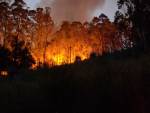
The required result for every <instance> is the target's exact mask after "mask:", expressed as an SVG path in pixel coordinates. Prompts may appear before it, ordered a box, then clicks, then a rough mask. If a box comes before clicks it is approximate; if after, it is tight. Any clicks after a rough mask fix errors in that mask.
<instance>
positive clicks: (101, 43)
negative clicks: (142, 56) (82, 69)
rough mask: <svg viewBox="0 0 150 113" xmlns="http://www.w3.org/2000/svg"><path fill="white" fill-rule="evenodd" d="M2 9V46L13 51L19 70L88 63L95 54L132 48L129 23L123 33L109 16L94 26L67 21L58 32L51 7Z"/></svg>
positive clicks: (96, 20) (95, 20)
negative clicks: (43, 65) (79, 62)
mask: <svg viewBox="0 0 150 113" xmlns="http://www.w3.org/2000/svg"><path fill="white" fill-rule="evenodd" d="M0 5H1V7H2V9H1V10H2V11H1V13H0V40H1V41H0V43H1V46H3V47H4V48H6V49H9V51H10V53H11V54H9V53H7V52H6V53H7V54H8V55H7V57H8V59H9V60H10V62H12V63H14V64H15V65H16V64H18V65H17V66H16V67H20V66H23V67H29V66H30V65H31V64H33V59H34V60H35V64H34V65H33V66H32V68H35V67H37V66H38V65H41V64H48V65H49V66H53V65H62V64H70V63H74V62H75V61H76V60H78V61H79V60H80V61H83V60H85V59H88V58H89V57H90V55H91V54H92V53H94V54H96V55H102V54H103V53H112V52H114V51H118V50H121V49H123V48H126V47H129V46H130V45H131V44H130V43H131V41H130V39H129V38H128V37H129V35H130V31H129V30H130V29H129V27H130V26H129V23H128V22H124V23H125V25H124V26H127V27H124V30H123V31H124V32H120V31H119V29H118V28H119V26H117V25H115V23H114V22H111V21H110V20H109V18H108V17H107V16H106V15H105V14H101V15H100V16H99V17H94V18H93V20H92V21H90V22H84V23H81V22H69V21H64V22H63V23H62V24H61V26H60V29H56V26H55V23H54V22H55V20H54V21H53V20H52V18H51V8H49V7H46V8H37V9H36V10H29V9H28V8H25V3H24V2H23V1H14V3H12V4H11V3H9V2H8V3H6V4H3V3H2V4H0ZM9 5H10V9H7V6H9ZM6 17H7V18H6ZM118 21H119V20H118ZM127 24H128V25H127ZM121 25H122V24H121ZM9 55H10V56H9ZM32 57H33V59H32ZM24 63H25V64H26V65H24Z"/></svg>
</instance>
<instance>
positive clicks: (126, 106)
mask: <svg viewBox="0 0 150 113" xmlns="http://www.w3.org/2000/svg"><path fill="white" fill-rule="evenodd" d="M149 56H150V55H142V56H140V57H136V58H132V57H130V58H122V59H109V58H100V57H97V58H93V59H91V60H88V61H84V62H81V63H76V64H72V65H64V66H60V67H53V68H51V69H48V68H43V69H37V70H34V71H23V70H20V71H19V74H18V75H17V76H15V77H14V78H6V79H3V80H1V81H0V111H1V112H3V113H5V112H8V113H10V112H19V113H24V112H25V113H29V112H31V113H51V112H52V113H56V112H57V113H61V112H62V113H63V112H69V113H81V112H85V113H87V112H91V113H94V112H98V113H100V112H101V113H148V112H149V111H148V110H149V108H148V105H149V104H150V98H149V95H150V91H149V89H150V87H149V86H150V57H149Z"/></svg>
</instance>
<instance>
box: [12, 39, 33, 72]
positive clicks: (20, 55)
mask: <svg viewBox="0 0 150 113" xmlns="http://www.w3.org/2000/svg"><path fill="white" fill-rule="evenodd" d="M12 62H13V65H14V66H15V67H17V68H19V69H20V68H26V69H29V68H31V67H32V65H33V64H34V63H35V61H34V59H33V58H32V55H31V53H30V51H29V50H28V48H27V47H25V45H24V42H23V41H20V40H19V39H18V38H16V37H15V39H14V41H13V42H12Z"/></svg>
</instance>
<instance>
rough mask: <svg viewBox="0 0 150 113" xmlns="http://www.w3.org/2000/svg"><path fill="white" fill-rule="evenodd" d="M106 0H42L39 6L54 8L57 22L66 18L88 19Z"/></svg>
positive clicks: (53, 12) (54, 16) (54, 17)
mask: <svg viewBox="0 0 150 113" xmlns="http://www.w3.org/2000/svg"><path fill="white" fill-rule="evenodd" d="M104 3H105V0H41V2H40V3H39V4H38V6H42V7H43V6H49V7H51V8H52V17H53V19H54V20H55V22H56V23H60V22H62V21H64V20H68V21H81V22H83V21H87V20H89V19H91V15H92V14H93V13H94V11H95V10H96V9H98V8H100V7H102V6H103V5H104Z"/></svg>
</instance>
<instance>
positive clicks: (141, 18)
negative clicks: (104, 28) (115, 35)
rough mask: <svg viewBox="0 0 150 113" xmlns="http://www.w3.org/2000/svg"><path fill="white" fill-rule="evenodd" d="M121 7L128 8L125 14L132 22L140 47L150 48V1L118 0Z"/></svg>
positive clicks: (136, 41) (138, 46)
mask: <svg viewBox="0 0 150 113" xmlns="http://www.w3.org/2000/svg"><path fill="white" fill-rule="evenodd" d="M118 7H119V9H121V10H122V9H123V8H124V7H125V8H126V9H127V10H126V11H125V12H124V15H126V17H127V18H128V19H129V21H130V22H131V23H132V30H133V34H132V35H133V36H132V37H133V38H134V41H135V43H136V47H137V48H138V49H142V50H143V49H144V50H145V49H149V48H150V46H149V45H150V38H149V36H150V29H149V26H150V21H149V20H150V10H149V9H150V2H149V0H118Z"/></svg>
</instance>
